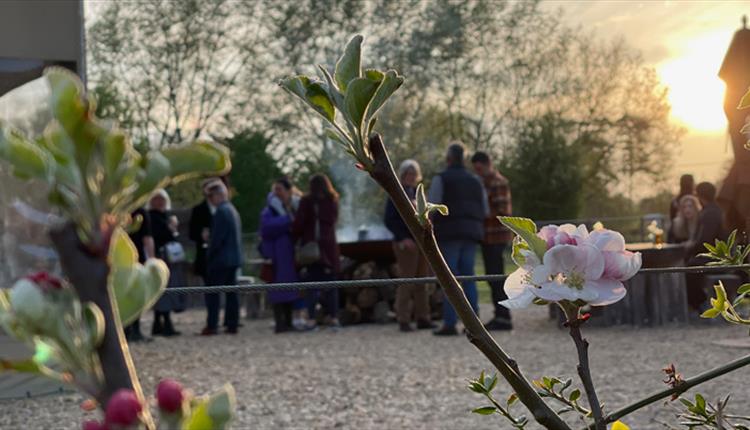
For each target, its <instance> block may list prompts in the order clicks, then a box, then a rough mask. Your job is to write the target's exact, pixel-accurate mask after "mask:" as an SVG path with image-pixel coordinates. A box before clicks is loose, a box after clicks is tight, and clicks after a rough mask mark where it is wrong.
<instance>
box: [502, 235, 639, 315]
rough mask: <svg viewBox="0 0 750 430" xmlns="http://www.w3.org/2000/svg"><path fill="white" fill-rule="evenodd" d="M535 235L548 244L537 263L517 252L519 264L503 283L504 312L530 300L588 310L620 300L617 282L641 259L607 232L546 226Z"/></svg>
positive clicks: (619, 237) (620, 285)
mask: <svg viewBox="0 0 750 430" xmlns="http://www.w3.org/2000/svg"><path fill="white" fill-rule="evenodd" d="M538 236H539V237H540V238H542V239H543V240H544V241H545V242H546V243H547V247H548V249H547V252H545V253H544V257H543V258H542V261H540V260H539V258H537V256H536V255H530V254H533V253H530V251H528V250H521V251H520V252H521V255H522V256H524V257H525V260H524V264H523V265H522V267H520V268H519V269H518V270H516V271H515V272H514V273H513V274H511V275H510V276H509V277H508V279H507V280H506V281H505V292H506V294H507V295H508V300H505V301H503V302H501V303H502V304H503V305H504V306H506V307H508V308H521V307H526V306H528V305H529V304H531V303H533V301H534V299H536V298H538V299H542V300H545V301H549V302H559V301H563V300H565V301H571V302H575V301H584V302H586V303H588V304H590V305H592V306H604V305H608V304H612V303H615V302H617V301H619V300H621V299H622V298H623V297H625V294H626V290H625V286H624V284H623V283H622V281H625V280H627V279H630V278H631V277H633V276H634V275H635V274H636V273H637V272H638V270H640V268H641V255H640V254H639V253H632V252H629V251H627V250H626V249H625V238H624V237H623V236H622V235H621V234H620V233H618V232H615V231H611V230H605V229H601V230H596V231H593V232H591V233H589V232H588V230H587V229H586V227H585V226H583V225H581V226H578V227H575V226H573V225H572V224H565V225H562V226H559V227H558V226H546V227H544V228H542V229H541V231H540V232H539V233H538Z"/></svg>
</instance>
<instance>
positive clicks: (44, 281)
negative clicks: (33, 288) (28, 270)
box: [26, 272, 63, 292]
mask: <svg viewBox="0 0 750 430" xmlns="http://www.w3.org/2000/svg"><path fill="white" fill-rule="evenodd" d="M26 278H27V279H29V280H31V281H32V282H34V283H35V284H37V285H38V286H39V288H41V289H42V291H44V292H47V291H52V290H59V289H62V287H63V284H62V281H61V280H60V279H58V278H55V277H54V276H52V275H50V274H49V273H47V272H37V273H34V274H33V275H29V276H27V277H26Z"/></svg>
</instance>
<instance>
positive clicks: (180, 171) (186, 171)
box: [161, 141, 232, 184]
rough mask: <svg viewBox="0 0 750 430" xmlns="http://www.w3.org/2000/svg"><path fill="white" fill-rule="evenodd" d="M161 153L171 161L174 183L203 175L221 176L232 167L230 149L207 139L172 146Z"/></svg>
mask: <svg viewBox="0 0 750 430" xmlns="http://www.w3.org/2000/svg"><path fill="white" fill-rule="evenodd" d="M161 154H162V155H163V156H164V157H165V158H166V159H167V160H168V161H169V176H170V178H171V179H170V182H171V183H172V184H174V183H177V182H180V181H184V180H187V179H192V178H198V177H202V176H221V175H224V174H226V173H227V172H229V170H230V169H231V168H232V163H231V161H230V156H229V149H228V148H227V147H225V146H222V145H216V144H214V143H211V142H207V141H195V142H192V143H189V144H187V145H178V146H170V147H168V148H165V149H163V150H162V151H161Z"/></svg>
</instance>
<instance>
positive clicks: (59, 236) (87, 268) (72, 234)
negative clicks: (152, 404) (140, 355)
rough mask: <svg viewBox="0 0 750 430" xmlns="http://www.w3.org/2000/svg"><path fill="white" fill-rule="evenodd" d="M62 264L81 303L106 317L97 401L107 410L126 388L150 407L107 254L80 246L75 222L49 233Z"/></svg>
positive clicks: (149, 419) (99, 352) (150, 424)
mask: <svg viewBox="0 0 750 430" xmlns="http://www.w3.org/2000/svg"><path fill="white" fill-rule="evenodd" d="M50 238H51V239H52V243H53V244H54V246H55V249H56V250H57V253H58V255H59V256H60V263H61V265H62V268H63V271H64V272H65V275H66V276H67V278H68V280H69V281H70V283H71V284H72V285H73V288H75V290H76V292H77V293H78V298H79V299H80V300H81V302H93V303H94V304H96V305H97V306H98V307H99V309H101V311H102V314H104V321H105V326H104V338H103V339H102V343H101V345H99V347H98V348H97V350H96V353H97V355H98V356H99V361H100V362H101V366H102V373H103V374H104V385H103V387H102V389H101V391H100V392H99V393H98V394H97V395H96V400H97V402H99V404H100V405H102V408H105V407H106V405H107V403H108V402H109V399H110V398H111V397H112V395H113V394H114V393H115V391H117V390H119V389H121V388H125V389H131V390H133V391H134V392H135V394H136V396H138V399H139V400H140V401H141V403H142V404H144V405H148V402H147V401H146V399H145V397H144V396H143V390H142V389H141V385H140V382H139V381H138V375H137V374H136V372H135V367H134V366H133V360H132V359H131V357H130V351H129V350H128V343H127V342H126V341H125V335H124V333H123V331H122V324H121V323H120V315H119V312H118V309H117V303H116V302H115V298H114V294H111V291H109V288H108V286H107V285H108V282H107V278H108V276H109V266H108V264H107V260H106V258H107V257H106V253H105V254H104V255H93V254H91V253H90V252H89V251H88V250H87V249H86V248H85V245H84V244H83V243H81V241H80V239H79V238H78V233H77V231H76V227H75V225H74V224H72V223H68V224H65V225H64V226H62V227H60V228H57V229H53V230H52V231H51V232H50ZM143 419H144V422H145V423H146V426H147V428H148V429H149V430H152V429H154V428H155V425H154V422H153V418H152V417H151V414H150V412H149V410H148V408H147V407H144V408H143Z"/></svg>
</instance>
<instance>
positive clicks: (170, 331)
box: [162, 312, 182, 336]
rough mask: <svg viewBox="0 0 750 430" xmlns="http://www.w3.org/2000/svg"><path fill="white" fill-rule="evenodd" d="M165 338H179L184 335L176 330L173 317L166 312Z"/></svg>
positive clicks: (164, 314)
mask: <svg viewBox="0 0 750 430" xmlns="http://www.w3.org/2000/svg"><path fill="white" fill-rule="evenodd" d="M162 315H163V316H164V336H179V335H181V334H182V333H180V332H179V331H177V330H175V329H174V326H173V325H172V317H171V315H170V314H169V312H164V313H163V314H162Z"/></svg>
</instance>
